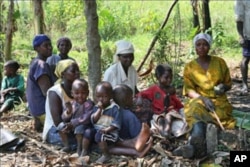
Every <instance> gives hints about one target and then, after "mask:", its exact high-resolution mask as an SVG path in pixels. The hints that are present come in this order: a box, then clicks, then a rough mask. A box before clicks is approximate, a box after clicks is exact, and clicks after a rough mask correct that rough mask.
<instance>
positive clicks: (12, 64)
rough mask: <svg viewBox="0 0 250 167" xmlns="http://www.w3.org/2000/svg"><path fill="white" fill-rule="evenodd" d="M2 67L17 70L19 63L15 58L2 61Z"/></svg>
mask: <svg viewBox="0 0 250 167" xmlns="http://www.w3.org/2000/svg"><path fill="white" fill-rule="evenodd" d="M4 67H9V68H13V69H14V70H18V69H19V68H20V65H19V63H18V62H17V61H15V60H9V61H6V62H5V63H4Z"/></svg>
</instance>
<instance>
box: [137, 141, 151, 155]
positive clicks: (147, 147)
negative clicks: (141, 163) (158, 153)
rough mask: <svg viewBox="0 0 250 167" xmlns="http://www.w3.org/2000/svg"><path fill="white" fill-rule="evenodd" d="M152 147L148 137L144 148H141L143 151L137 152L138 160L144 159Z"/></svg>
mask: <svg viewBox="0 0 250 167" xmlns="http://www.w3.org/2000/svg"><path fill="white" fill-rule="evenodd" d="M152 145H153V138H152V137H150V138H149V140H148V141H147V143H146V145H144V146H145V147H144V148H143V150H142V151H141V152H138V155H137V156H138V158H142V157H144V156H145V155H146V154H147V153H148V151H149V150H150V148H151V147H152Z"/></svg>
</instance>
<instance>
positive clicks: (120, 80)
mask: <svg viewBox="0 0 250 167" xmlns="http://www.w3.org/2000/svg"><path fill="white" fill-rule="evenodd" d="M115 57H116V58H118V61H117V62H116V63H115V64H113V65H112V66H110V67H109V68H108V69H107V70H106V71H105V73H104V77H103V80H104V81H108V82H110V83H111V85H112V86H113V87H114V86H116V85H118V84H126V85H128V86H129V87H130V88H131V89H132V90H133V93H134V94H135V93H137V92H138V89H137V83H138V74H137V71H136V69H135V67H134V66H133V65H132V63H133V61H134V47H133V45H132V44H131V43H130V42H128V41H125V40H120V41H117V42H116V53H115Z"/></svg>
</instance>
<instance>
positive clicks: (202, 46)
mask: <svg viewBox="0 0 250 167" xmlns="http://www.w3.org/2000/svg"><path fill="white" fill-rule="evenodd" d="M209 49H210V46H209V44H208V42H207V41H206V40H204V39H199V40H198V41H197V42H196V43H195V50H196V53H197V55H199V56H207V55H208V52H209Z"/></svg>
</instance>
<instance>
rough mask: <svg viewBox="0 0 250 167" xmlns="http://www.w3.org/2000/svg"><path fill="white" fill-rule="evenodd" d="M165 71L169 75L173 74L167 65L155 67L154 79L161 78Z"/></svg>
mask: <svg viewBox="0 0 250 167" xmlns="http://www.w3.org/2000/svg"><path fill="white" fill-rule="evenodd" d="M166 71H168V72H169V73H172V72H173V70H172V68H171V67H170V65H168V64H159V65H157V67H156V68H155V77H156V78H159V77H161V76H162V75H163V74H164V73H165V72H166Z"/></svg>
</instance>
